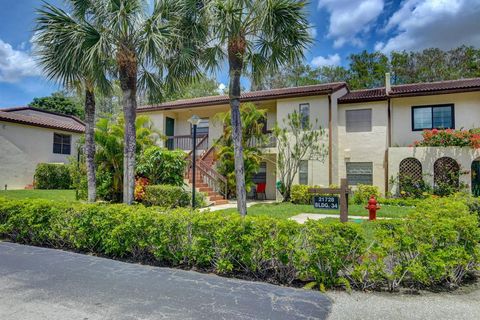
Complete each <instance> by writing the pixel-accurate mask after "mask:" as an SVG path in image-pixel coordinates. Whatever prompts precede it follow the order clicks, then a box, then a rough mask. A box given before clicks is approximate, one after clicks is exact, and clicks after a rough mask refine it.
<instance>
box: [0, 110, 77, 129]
mask: <svg viewBox="0 0 480 320" xmlns="http://www.w3.org/2000/svg"><path fill="white" fill-rule="evenodd" d="M0 121H6V122H13V123H19V124H25V125H30V126H36V127H42V128H50V129H58V130H63V131H69V132H78V133H83V132H85V124H84V123H83V122H82V121H81V120H80V119H78V118H76V117H73V116H68V115H64V114H60V113H55V112H49V111H45V110H40V109H37V108H32V107H14V108H4V109H0Z"/></svg>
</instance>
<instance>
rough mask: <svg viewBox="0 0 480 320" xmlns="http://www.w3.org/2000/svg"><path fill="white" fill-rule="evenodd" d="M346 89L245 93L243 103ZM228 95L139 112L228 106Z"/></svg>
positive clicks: (335, 85)
mask: <svg viewBox="0 0 480 320" xmlns="http://www.w3.org/2000/svg"><path fill="white" fill-rule="evenodd" d="M344 87H346V84H345V83H344V82H335V83H326V84H318V85H311V86H303V87H294V88H282V89H272V90H263V91H251V92H245V93H243V94H242V95H241V97H240V99H241V101H242V102H254V101H265V100H270V99H280V98H293V97H304V96H314V95H323V94H329V93H332V92H334V91H337V90H339V89H341V88H344ZM228 103H229V97H228V95H222V96H210V97H201V98H193V99H185V100H176V101H170V102H165V103H161V104H157V105H150V106H141V107H139V108H138V111H139V112H147V111H154V110H168V109H182V108H194V107H205V106H214V105H222V104H228Z"/></svg>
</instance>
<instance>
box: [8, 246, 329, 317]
mask: <svg viewBox="0 0 480 320" xmlns="http://www.w3.org/2000/svg"><path fill="white" fill-rule="evenodd" d="M330 309H331V302H330V299H329V298H327V297H326V296H325V295H323V294H321V293H319V292H316V291H307V290H300V289H293V288H284V287H279V286H273V285H269V284H264V283H257V282H249V281H241V280H234V279H226V278H221V277H218V276H215V275H207V274H200V273H196V272H189V271H182V270H175V269H168V268H158V267H150V266H143V265H137V264H129V263H123V262H119V261H114V260H109V259H103V258H98V257H92V256H87V255H81V254H75V253H70V252H64V251H59V250H52V249H44V248H36V247H30V246H23V245H18V244H12V243H7V242H0V319H2V320H17V319H18V320H33V319H35V320H42V319H48V320H55V319H58V320H60V319H62V320H68V319H80V320H93V319H115V320H119V319H325V318H326V317H327V315H328V313H329V312H330Z"/></svg>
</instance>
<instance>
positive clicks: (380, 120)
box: [336, 102, 388, 193]
mask: <svg viewBox="0 0 480 320" xmlns="http://www.w3.org/2000/svg"><path fill="white" fill-rule="evenodd" d="M358 109H371V110H372V131H371V132H346V111H347V110H358ZM387 126H388V111H387V103H386V102H365V103H355V104H340V105H339V106H338V174H339V178H346V176H347V171H346V163H347V162H372V163H373V184H374V185H376V186H378V187H379V188H380V190H381V192H382V193H384V192H385V165H386V159H385V157H386V150H387V148H388V141H387V135H388V134H387ZM336 183H340V181H339V180H337V182H336Z"/></svg>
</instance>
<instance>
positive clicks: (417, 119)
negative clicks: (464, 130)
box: [412, 104, 455, 131]
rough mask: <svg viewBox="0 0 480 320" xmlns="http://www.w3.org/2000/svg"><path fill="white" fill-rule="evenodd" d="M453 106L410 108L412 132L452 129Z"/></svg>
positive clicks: (453, 122)
mask: <svg viewBox="0 0 480 320" xmlns="http://www.w3.org/2000/svg"><path fill="white" fill-rule="evenodd" d="M454 127H455V121H454V108H453V104H444V105H435V106H419V107H412V130H413V131H420V130H425V129H454Z"/></svg>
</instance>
